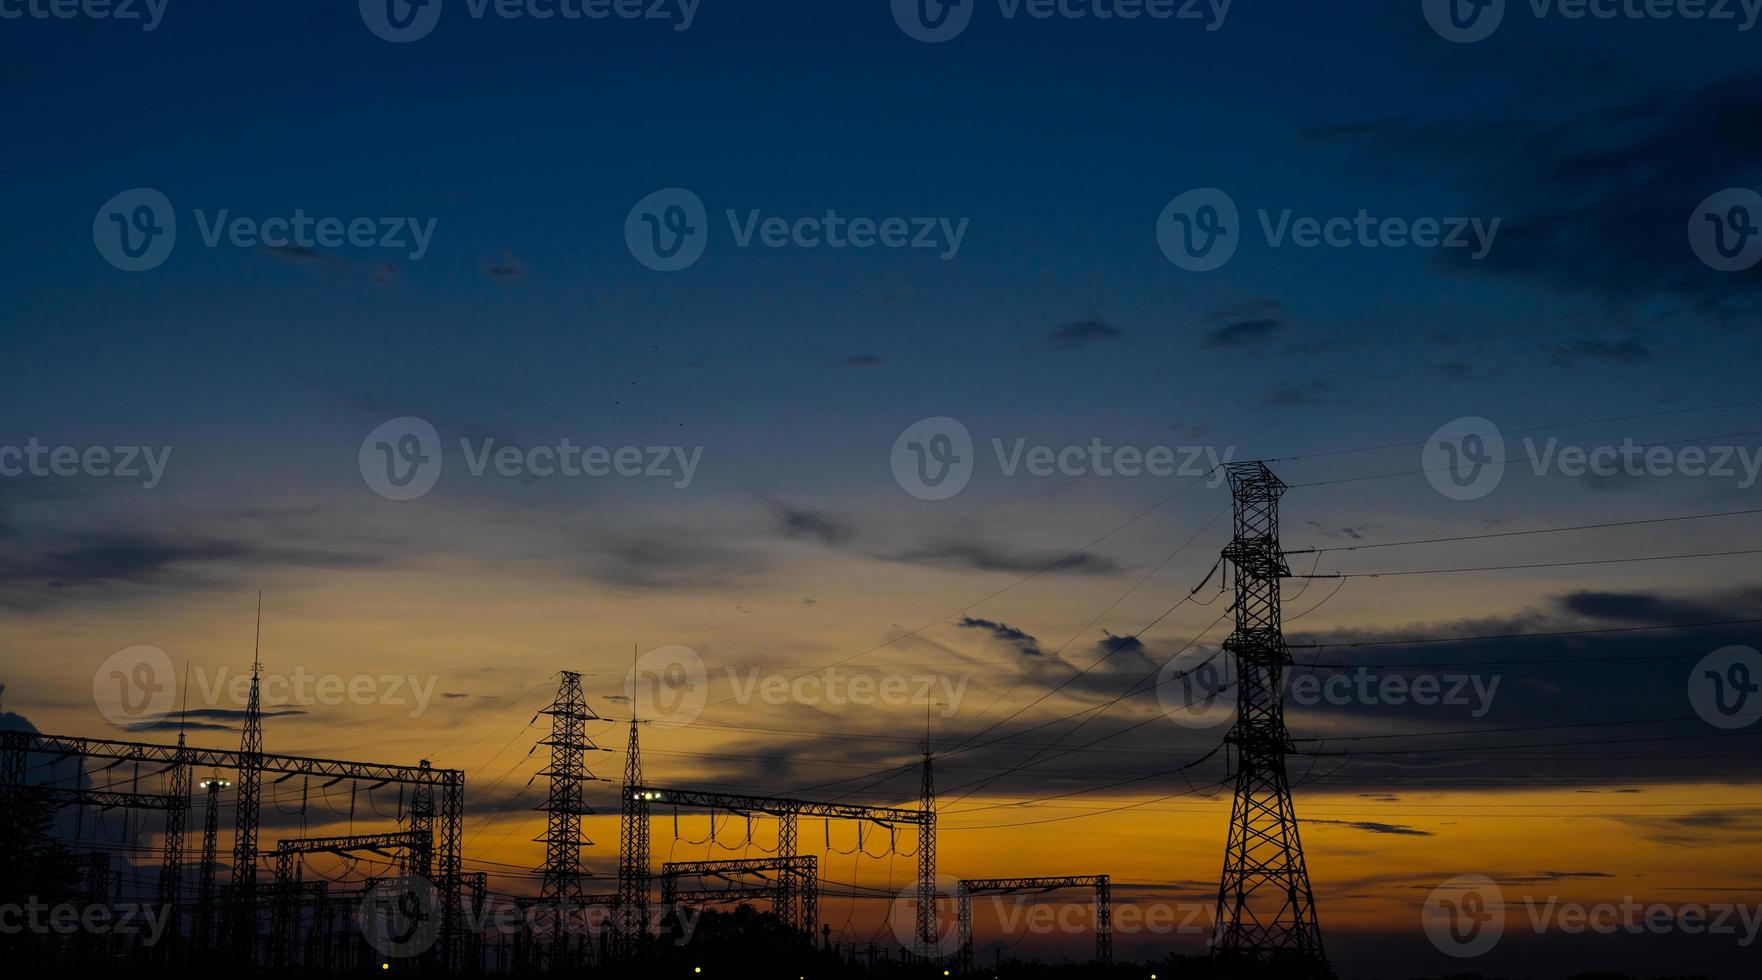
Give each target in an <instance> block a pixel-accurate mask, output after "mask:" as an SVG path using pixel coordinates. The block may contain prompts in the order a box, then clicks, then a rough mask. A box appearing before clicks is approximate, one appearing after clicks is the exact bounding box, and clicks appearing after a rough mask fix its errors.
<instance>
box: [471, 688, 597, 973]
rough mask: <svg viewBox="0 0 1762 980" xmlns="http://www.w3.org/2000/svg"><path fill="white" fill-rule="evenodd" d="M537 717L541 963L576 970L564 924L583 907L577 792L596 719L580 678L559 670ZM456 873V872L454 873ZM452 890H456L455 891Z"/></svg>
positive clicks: (584, 779)
mask: <svg viewBox="0 0 1762 980" xmlns="http://www.w3.org/2000/svg"><path fill="white" fill-rule="evenodd" d="M540 714H546V715H550V716H551V734H550V737H549V738H546V739H543V740H541V741H540V742H539V744H540V745H548V746H550V747H551V764H550V765H549V766H548V767H546V768H545V769H544V770H542V771H541V772H540V773H539V775H540V776H545V777H548V778H549V779H550V781H551V792H550V796H549V797H547V798H546V800H545V804H544V806H541V807H539V809H540V810H542V811H544V812H545V813H546V814H548V815H549V816H548V819H547V821H546V825H545V833H544V836H543V837H539V838H536V839H537V840H538V841H540V842H542V843H543V844H544V845H545V863H544V867H542V868H540V869H539V870H540V871H541V872H542V873H543V874H544V883H543V884H542V885H541V886H540V888H539V893H538V895H539V903H540V904H541V905H548V906H549V907H550V912H551V915H552V919H551V937H550V944H549V948H548V950H546V953H545V955H546V958H547V959H548V961H549V962H548V964H547V965H548V966H549V967H550V968H551V969H553V970H557V969H564V968H567V967H570V966H577V965H579V963H578V959H579V957H578V956H577V952H578V950H577V948H576V947H577V946H578V945H579V944H577V943H575V942H572V939H576V938H579V936H580V935H581V933H578V932H576V931H575V930H573V929H571V927H570V919H571V917H572V916H575V915H577V914H578V913H580V912H581V911H583V910H584V909H585V907H586V903H585V901H584V900H583V898H582V894H581V878H582V876H583V874H584V872H583V870H582V867H581V846H582V845H583V844H584V843H592V842H591V841H586V840H584V839H583V838H582V836H581V818H582V817H583V816H585V815H591V814H592V813H593V810H592V809H590V808H589V807H588V805H587V802H586V797H585V794H584V792H583V790H582V787H583V785H584V784H585V783H588V782H590V781H592V780H593V779H594V778H595V777H594V775H593V773H591V772H588V771H587V764H586V761H585V758H584V757H585V756H586V754H587V752H588V751H589V750H596V751H597V746H595V745H594V744H593V743H592V742H591V741H589V740H588V737H587V723H588V722H590V721H598V720H599V716H598V715H596V714H594V713H593V712H592V711H591V710H589V709H588V707H587V699H586V698H584V697H583V696H582V694H581V675H580V674H578V673H575V672H574V671H568V670H565V671H563V673H562V680H561V681H560V682H558V685H557V699H556V700H555V701H553V702H551V706H550V707H548V708H546V709H545V710H544V711H542V712H540ZM455 872H456V869H455ZM455 887H456V886H455Z"/></svg>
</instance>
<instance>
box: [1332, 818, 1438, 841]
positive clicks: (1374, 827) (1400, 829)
mask: <svg viewBox="0 0 1762 980" xmlns="http://www.w3.org/2000/svg"><path fill="white" fill-rule="evenodd" d="M1303 822H1304V823H1313V824H1324V825H1328V826H1333V827H1350V828H1352V829H1353V830H1362V831H1364V832H1365V833H1367V834H1391V835H1394V836H1397V837H1431V836H1434V835H1433V834H1432V832H1431V831H1429V830H1420V829H1418V828H1416V827H1409V826H1407V825H1406V824H1399V823H1379V822H1377V821H1375V820H1304V821H1303Z"/></svg>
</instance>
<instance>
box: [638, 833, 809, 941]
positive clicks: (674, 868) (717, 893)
mask: <svg viewBox="0 0 1762 980" xmlns="http://www.w3.org/2000/svg"><path fill="white" fill-rule="evenodd" d="M740 877H749V878H751V877H756V878H759V879H761V880H760V881H759V882H743V881H739V880H737V879H738V878H740ZM681 878H698V879H704V878H718V879H721V880H723V881H726V882H728V884H727V886H726V887H721V888H710V887H700V888H686V889H682V888H680V887H679V879H681ZM748 899H768V900H769V901H770V902H771V907H772V909H773V910H774V911H775V912H776V913H777V915H778V916H779V917H781V918H783V921H784V923H785V924H786V925H788V926H789V927H790V928H791V929H794V930H796V931H798V932H801V933H805V934H806V935H808V936H809V937H810V938H811V937H812V936H813V935H814V932H815V931H816V930H818V929H819V927H820V926H819V923H820V859H819V858H818V857H816V856H815V855H812V854H798V855H795V856H792V857H763V858H750V859H747V858H733V859H729V860H721V861H668V862H667V863H665V864H663V865H661V908H662V909H663V910H664V913H665V914H666V915H667V916H668V917H669V918H671V917H673V916H675V915H677V914H678V911H679V906H681V905H703V904H707V903H710V902H728V901H745V900H748ZM790 916H793V918H791V917H790Z"/></svg>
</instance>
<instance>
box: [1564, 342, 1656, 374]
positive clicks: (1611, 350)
mask: <svg viewBox="0 0 1762 980" xmlns="http://www.w3.org/2000/svg"><path fill="white" fill-rule="evenodd" d="M1542 350H1544V351H1546V352H1547V353H1548V360H1549V361H1550V362H1552V363H1554V364H1556V365H1560V366H1562V367H1567V366H1573V365H1579V364H1585V363H1591V362H1601V363H1606V364H1646V363H1649V362H1650V361H1651V360H1652V359H1653V357H1654V352H1653V348H1652V345H1651V344H1650V343H1649V342H1647V341H1646V340H1644V339H1643V338H1640V337H1637V336H1630V337H1625V338H1623V339H1621V340H1604V339H1601V338H1596V337H1592V338H1586V339H1581V340H1573V341H1565V342H1561V343H1548V344H1543V345H1542Z"/></svg>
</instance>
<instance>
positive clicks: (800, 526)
mask: <svg viewBox="0 0 1762 980" xmlns="http://www.w3.org/2000/svg"><path fill="white" fill-rule="evenodd" d="M771 509H772V510H773V511H774V512H775V513H776V515H777V523H778V528H779V530H780V531H781V532H782V534H783V536H784V537H786V538H813V539H816V540H818V541H819V542H820V543H822V544H825V545H831V546H837V545H841V544H844V543H845V542H847V541H849V540H850V539H851V538H853V537H855V536H856V528H855V527H853V526H852V524H851V522H850V521H849V520H846V519H845V518H843V517H840V516H838V515H835V514H833V513H831V512H829V511H824V510H810V509H807V508H803V507H791V506H790V505H788V504H784V503H779V502H776V501H772V502H771Z"/></svg>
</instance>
